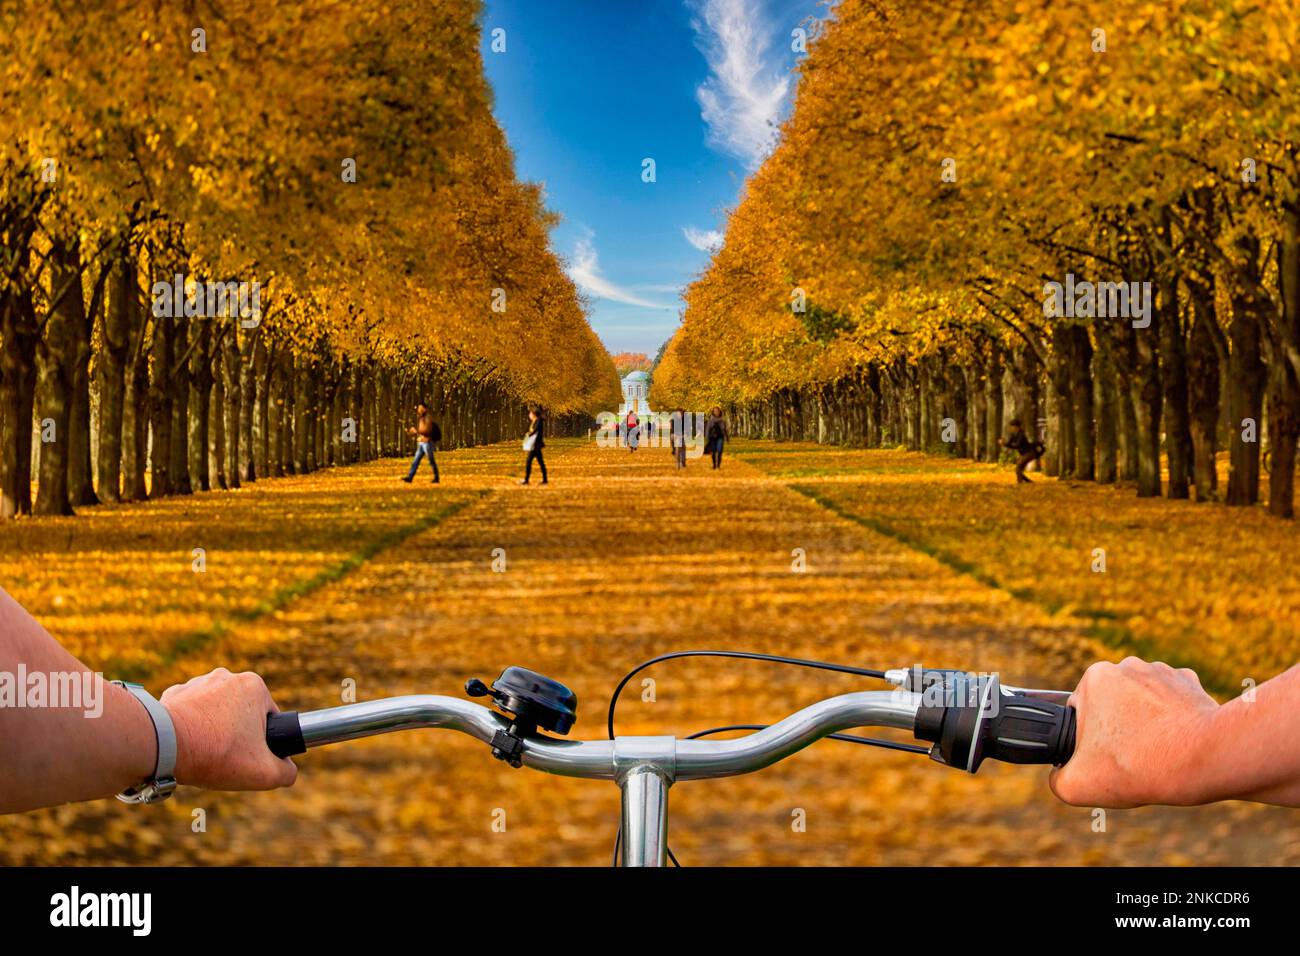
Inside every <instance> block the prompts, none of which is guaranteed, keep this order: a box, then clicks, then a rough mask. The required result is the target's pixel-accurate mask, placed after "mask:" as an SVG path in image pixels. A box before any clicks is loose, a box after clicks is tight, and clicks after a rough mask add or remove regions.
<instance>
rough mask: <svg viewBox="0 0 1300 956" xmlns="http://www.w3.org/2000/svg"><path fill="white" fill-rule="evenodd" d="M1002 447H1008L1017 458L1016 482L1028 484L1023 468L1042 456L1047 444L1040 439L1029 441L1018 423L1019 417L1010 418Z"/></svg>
mask: <svg viewBox="0 0 1300 956" xmlns="http://www.w3.org/2000/svg"><path fill="white" fill-rule="evenodd" d="M1001 444H1002V447H1004V448H1010V449H1011V450H1012V451H1014V452H1015V453H1016V454H1017V455H1019V456H1020V457H1019V459H1018V460H1017V461H1016V483H1017V484H1029V483H1030V481H1029V478H1028V477H1026V475H1025V469H1026V468H1027V467H1029V464H1030V462H1034V461H1037V460H1038V459H1039V458H1042V457H1043V452H1045V451H1046V450H1047V446H1046V445H1044V444H1043V443H1042V442H1040V441H1031V440H1030V438H1029V436H1028V435H1026V434H1025V430H1024V428H1023V427H1022V426H1021V424H1020V419H1018V418H1013V419H1011V430H1010V431H1009V432H1008V433H1007V437H1006V438H1004V439H1002V441H1001Z"/></svg>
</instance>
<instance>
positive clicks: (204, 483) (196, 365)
mask: <svg viewBox="0 0 1300 956" xmlns="http://www.w3.org/2000/svg"><path fill="white" fill-rule="evenodd" d="M191 334H193V335H195V336H196V337H197V341H196V342H195V343H194V348H193V349H192V350H191V352H190V394H189V401H188V403H187V404H188V409H187V411H188V415H187V418H188V427H187V431H188V436H187V438H186V446H187V447H188V449H189V471H190V481H191V483H192V485H193V486H194V487H196V488H197V489H198V490H200V491H211V490H212V474H211V472H210V470H209V462H208V458H209V455H208V441H209V434H208V428H209V418H210V416H211V415H212V360H211V351H212V344H211V341H212V323H211V322H208V321H201V322H198V323H196V324H195V327H194V330H193V332H192V333H191Z"/></svg>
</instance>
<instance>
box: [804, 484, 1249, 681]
mask: <svg viewBox="0 0 1300 956" xmlns="http://www.w3.org/2000/svg"><path fill="white" fill-rule="evenodd" d="M786 487H787V488H789V489H791V490H792V491H796V492H798V493H799V494H801V495H803V496H804V497H805V498H808V499H810V500H811V501H813V502H815V503H816V504H818V505H820V506H821V507H823V508H825V509H826V510H827V511H830V512H832V513H834V514H836V515H838V516H839V517H841V518H844V519H845V520H847V521H852V522H853V523H854V524H859V525H862V526H863V527H864V528H867V529H869V530H871V531H874V532H876V533H877V534H879V535H883V536H884V537H886V538H891V539H892V540H894V541H897V542H898V543H899V544H902V545H904V546H905V547H908V548H911V549H912V550H913V551H919V552H921V553H922V554H925V555H927V556H929V557H931V558H934V559H935V560H936V561H938V562H939V563H940V564H942V565H944V566H945V567H948V568H951V569H952V570H954V571H956V572H957V573H959V574H963V575H965V576H966V577H969V578H973V579H974V580H976V581H978V582H979V583H980V584H983V585H985V586H986V587H990V588H994V589H995V590H998V591H1004V592H1006V593H1007V594H1010V595H1011V596H1012V597H1013V598H1015V599H1016V600H1018V601H1022V602H1024V603H1026V604H1032V605H1034V606H1035V607H1037V608H1040V609H1041V610H1044V611H1046V612H1047V613H1048V614H1050V615H1052V616H1053V617H1055V616H1056V615H1058V614H1060V613H1061V612H1062V611H1063V610H1064V609H1065V604H1064V603H1063V602H1061V601H1057V600H1055V599H1053V598H1049V597H1046V596H1044V595H1041V594H1038V593H1036V592H1034V591H1031V590H1029V589H1028V588H1014V587H1008V586H1007V585H1004V584H1003V583H1002V582H1000V581H999V580H998V579H997V578H996V577H994V576H993V575H992V574H989V573H988V572H987V571H985V570H983V569H982V568H980V567H979V566H978V565H976V564H974V563H972V562H970V561H967V560H966V559H964V558H962V557H959V556H958V555H955V554H953V553H952V552H950V551H945V550H943V549H942V548H938V547H935V546H934V545H932V544H929V543H928V542H925V541H922V540H921V539H920V538H917V537H914V536H912V535H910V534H908V533H907V532H905V531H900V530H899V529H898V528H896V527H894V526H893V525H890V524H886V523H885V522H884V521H881V520H880V519H878V518H873V517H869V516H867V515H863V514H859V513H858V512H856V511H850V510H849V509H848V508H846V507H845V506H844V505H842V504H840V503H839V502H838V501H835V500H834V499H831V498H828V497H826V496H825V495H822V494H819V493H818V492H817V491H816V490H815V489H813V488H810V487H809V486H807V485H798V484H791V485H787V486H786ZM1071 616H1072V617H1078V618H1082V619H1084V620H1085V621H1086V622H1087V624H1086V627H1085V632H1086V633H1087V634H1088V636H1089V637H1092V638H1094V639H1096V640H1098V641H1100V642H1101V643H1103V644H1105V645H1107V646H1108V647H1114V648H1116V649H1117V650H1122V651H1127V652H1128V653H1130V654H1133V655H1135V656H1137V657H1141V658H1143V659H1145V660H1154V659H1157V658H1158V659H1160V660H1163V661H1164V662H1165V663H1166V664H1168V665H1169V666H1170V667H1190V668H1191V669H1192V670H1194V671H1196V672H1197V674H1198V675H1199V676H1200V678H1201V685H1202V686H1203V687H1204V688H1205V689H1206V690H1207V691H1209V692H1210V693H1212V694H1218V695H1220V696H1223V697H1236V696H1238V695H1239V694H1240V693H1241V688H1240V687H1235V686H1233V685H1232V684H1230V683H1228V682H1227V681H1226V680H1225V679H1224V678H1223V676H1222V675H1220V674H1219V673H1217V672H1216V671H1215V670H1214V669H1213V668H1212V667H1209V666H1208V665H1206V664H1204V663H1203V662H1200V661H1197V660H1196V659H1194V658H1191V657H1188V656H1187V655H1185V654H1182V653H1181V652H1178V651H1175V650H1172V649H1170V648H1168V647H1166V646H1164V645H1163V644H1160V643H1158V642H1156V641H1153V640H1151V639H1150V638H1146V637H1142V636H1140V635H1138V634H1135V633H1134V632H1133V631H1132V630H1131V629H1130V628H1129V627H1128V626H1127V625H1126V624H1124V623H1122V622H1121V621H1120V619H1119V615H1117V614H1116V613H1115V612H1113V611H1105V610H1090V609H1087V608H1076V609H1074V611H1073V612H1072V614H1071Z"/></svg>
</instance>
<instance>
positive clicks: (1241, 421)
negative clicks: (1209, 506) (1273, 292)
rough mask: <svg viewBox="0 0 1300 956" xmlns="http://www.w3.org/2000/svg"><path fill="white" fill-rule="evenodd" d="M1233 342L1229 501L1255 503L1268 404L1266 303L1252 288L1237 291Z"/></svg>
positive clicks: (1227, 498) (1233, 310)
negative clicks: (1263, 338) (1262, 350)
mask: <svg viewBox="0 0 1300 956" xmlns="http://www.w3.org/2000/svg"><path fill="white" fill-rule="evenodd" d="M1230 300H1231V302H1232V326H1231V328H1230V329H1229V337H1230V339H1231V343H1232V351H1231V356H1230V358H1229V369H1230V372H1229V376H1228V405H1229V409H1230V415H1231V429H1230V431H1229V435H1230V441H1229V444H1228V449H1229V456H1230V461H1229V465H1228V492H1227V495H1226V497H1225V501H1226V502H1227V504H1229V505H1237V506H1240V505H1253V504H1255V503H1256V502H1257V501H1259V440H1260V424H1261V422H1260V419H1261V418H1262V417H1263V410H1264V408H1263V405H1264V381H1265V369H1264V363H1263V362H1262V361H1261V360H1260V347H1261V343H1260V336H1261V329H1260V318H1259V310H1260V309H1261V308H1263V307H1265V306H1264V305H1263V303H1261V302H1260V301H1259V300H1258V298H1257V297H1256V294H1255V293H1254V292H1253V291H1251V290H1244V291H1234V292H1233V293H1232V295H1231V296H1230Z"/></svg>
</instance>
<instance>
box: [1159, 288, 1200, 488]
mask: <svg viewBox="0 0 1300 956" xmlns="http://www.w3.org/2000/svg"><path fill="white" fill-rule="evenodd" d="M1177 288H1178V287H1177V284H1176V283H1175V282H1174V281H1172V280H1171V281H1168V282H1162V283H1161V288H1160V305H1159V308H1160V381H1161V384H1162V385H1163V387H1164V430H1165V454H1166V455H1167V456H1168V459H1169V485H1168V488H1167V489H1166V491H1165V494H1166V495H1167V496H1168V497H1170V498H1186V497H1188V486H1189V482H1190V480H1191V471H1192V432H1191V425H1190V423H1189V421H1188V410H1187V401H1188V398H1187V392H1188V386H1187V346H1186V344H1185V342H1184V339H1183V323H1182V316H1181V313H1180V312H1179V308H1178V297H1177Z"/></svg>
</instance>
